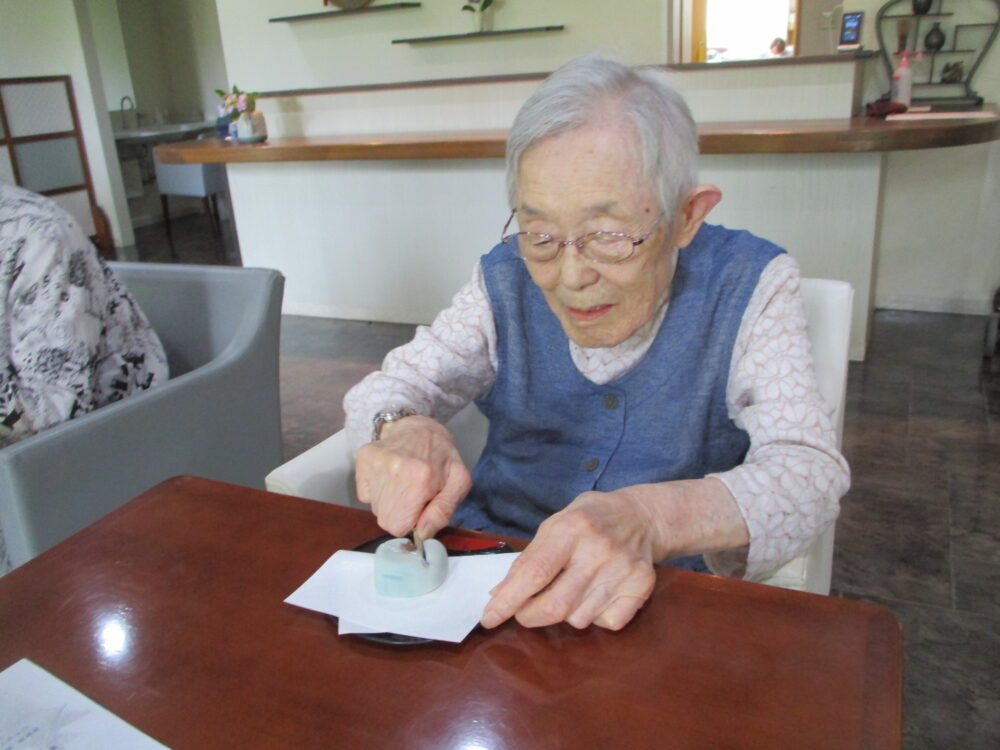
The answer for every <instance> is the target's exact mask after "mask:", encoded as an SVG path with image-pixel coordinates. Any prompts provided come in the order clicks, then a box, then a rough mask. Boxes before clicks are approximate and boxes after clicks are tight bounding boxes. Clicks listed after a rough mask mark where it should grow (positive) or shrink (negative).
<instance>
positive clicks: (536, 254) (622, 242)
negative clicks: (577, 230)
mask: <svg viewBox="0 0 1000 750" xmlns="http://www.w3.org/2000/svg"><path fill="white" fill-rule="evenodd" d="M516 213H517V209H516V208H515V209H514V210H513V211H511V212H510V218H509V219H507V223H506V224H504V225H503V229H502V230H501V232H500V241H501V242H502V243H503V244H505V245H507V246H508V247H510V248H513V249H516V250H517V251H518V253H519V254H520V255H521V257H522V258H524V259H525V260H531V261H535V262H536V263H545V262H547V261H550V260H555V258H556V256H558V255H559V253H560V252H561V251H562V248H563V245H573V246H574V247H575V248H576V249H577V251H579V253H580V255H582V256H583V257H584V258H586V259H587V260H589V261H592V262H594V263H624V262H625V261H626V260H628V259H629V258H631V257H632V256H633V255H635V249H636V248H637V247H639V245H641V244H642V243H643V242H645V241H646V240H648V239H649V238H650V237H652V236H653V233H654V232H655V231H656V228H657V227H658V226H660V222H662V221H663V217H662V216H661V217H660V218H659V219H657V220H656V223H655V224H654V225H653V228H652V229H650V230H649V231H648V232H646V234H644V235H642V237H638V238H636V237H632V236H630V235H627V234H622V233H621V232H591V233H590V234H585V235H583V236H582V237H577V238H576V239H575V240H558V239H556V238H555V237H553V236H552V235H551V234H543V233H541V232H515V233H514V234H507V233H506V232H507V228H508V227H509V226H510V223H511V222H512V221H513V220H514V214H516Z"/></svg>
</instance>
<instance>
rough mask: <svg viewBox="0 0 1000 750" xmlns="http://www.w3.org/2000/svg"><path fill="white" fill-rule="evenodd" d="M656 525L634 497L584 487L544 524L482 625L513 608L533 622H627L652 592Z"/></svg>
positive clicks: (495, 593) (611, 624) (495, 597)
mask: <svg viewBox="0 0 1000 750" xmlns="http://www.w3.org/2000/svg"><path fill="white" fill-rule="evenodd" d="M655 526H656V524H655V522H654V519H653V518H651V517H649V514H648V513H647V512H646V509H645V508H644V506H643V505H642V504H641V503H640V504H637V503H635V502H634V501H633V499H631V498H628V497H625V496H623V495H619V494H616V493H614V492H585V493H583V494H582V495H580V496H579V497H577V498H576V499H575V500H574V501H573V502H572V503H570V504H569V505H568V506H567V507H566V508H565V509H564V510H562V511H560V512H559V513H556V514H555V515H553V516H551V517H550V518H548V519H547V520H546V521H545V522H544V523H543V524H542V525H541V526H540V527H539V528H538V533H537V534H536V535H535V538H534V540H533V541H532V542H531V544H529V545H528V547H527V549H525V550H524V552H522V553H521V555H520V556H519V557H518V559H517V560H515V561H514V564H513V565H511V569H510V572H509V573H508V574H507V577H506V578H505V579H504V580H503V581H502V582H501V583H500V584H499V585H498V586H497V587H496V588H495V589H494V590H493V597H492V599H491V600H490V602H489V604H488V605H487V606H486V609H485V610H484V612H483V617H482V624H483V626H484V627H487V628H492V627H496V626H497V625H499V624H500V623H502V622H504V621H505V620H507V619H509V618H510V617H512V616H513V617H516V618H517V621H518V622H519V623H521V624H522V625H524V626H526V627H541V626H545V625H553V624H555V623H557V622H563V621H565V622H568V623H569V624H570V625H572V626H573V627H576V628H585V627H587V626H588V625H591V624H595V625H599V626H601V627H603V628H608V629H610V630H619V629H621V628H623V627H624V626H625V625H626V624H628V622H629V621H630V620H631V619H632V618H633V617H634V616H635V613H636V612H638V611H639V609H640V607H642V605H643V604H645V602H646V600H647V599H648V598H649V596H650V594H652V592H653V586H654V584H655V582H656V575H655V573H654V572H653V560H654V554H655V549H656V547H657V546H658V545H656V544H655V543H654V539H653V535H654V533H655V531H654V529H655Z"/></svg>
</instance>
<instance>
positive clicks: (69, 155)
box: [14, 138, 85, 193]
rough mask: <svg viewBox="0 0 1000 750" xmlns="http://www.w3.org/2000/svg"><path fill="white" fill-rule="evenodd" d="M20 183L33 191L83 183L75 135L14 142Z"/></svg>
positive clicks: (58, 188) (76, 185) (81, 164)
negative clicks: (73, 136)
mask: <svg viewBox="0 0 1000 750" xmlns="http://www.w3.org/2000/svg"><path fill="white" fill-rule="evenodd" d="M14 157H15V158H16V159H17V167H18V171H19V172H20V173H21V185H22V186H24V187H26V188H27V189H28V190H34V191H35V192H36V193H44V192H46V191H49V190H64V189H65V188H68V187H78V186H80V185H83V184H85V179H84V176H83V162H82V161H81V160H80V149H79V146H78V145H77V142H76V138H47V139H45V140H42V141H27V142H25V143H18V144H15V145H14Z"/></svg>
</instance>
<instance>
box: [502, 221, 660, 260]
mask: <svg viewBox="0 0 1000 750" xmlns="http://www.w3.org/2000/svg"><path fill="white" fill-rule="evenodd" d="M516 213H517V209H516V208H515V209H513V210H511V212H510V216H509V217H508V218H507V223H506V224H504V225H503V229H501V230H500V242H502V243H503V244H505V245H506V244H507V240H510V239H516V238H517V236H518V235H521V234H532V235H537V236H538V237H548V238H549V240H550V241H551V240H555V239H556V238H555V237H553V236H552V235H551V234H548V233H547V232H514V233H513V234H504V232H506V231H507V228H508V227H509V226H510V223H511V222H512V221H514V215H515V214H516ZM663 219H664V216H663V215H662V214H661V215H660V218H659V219H657V220H656V223H655V224H654V225H653V228H652V229H650V230H649V231H648V232H646V234H644V235H642V237H639V238H638V239H637V238H635V237H633V236H632V235H630V234H625V233H624V232H588V233H587V234H584V235H581V236H579V237H577V238H576V239H575V240H560V241H558V242H556V251H555V254H554V255H553V256H552V257H551V258H548V259H546V260H533V259H531V258H525V257H524V255H522V254H521V252H520V247H521V243H520V242H518V243H517V246H518V255H520V257H521V258H522V259H524V260H531V261H532V262H533V263H551V262H552V261H554V260H555V259H556V258H558V257H559V254H560V253H561V252H562V249H563V246H564V245H572V246H573V247H575V248H576V250H577V252H578V253H580V256H581V257H583V258H586V259H587V260H589V261H590V262H591V263H602V264H605V265H617V264H619V263H624V262H625V261H627V260H631V259H632V258H634V257H635V249H636V248H637V247H639V245H641V244H642V243H643V242H645V241H646V240H648V239H649V238H650V237H652V236H653V235H654V234H655V233H656V230H657V228H658V227H659V226H660V224H661V223H662V222H663ZM595 234H604V235H610V236H612V237H619V238H621V239H624V240H628V241H629V242H631V243H632V252H630V253H629V254H628V255H626V256H625V257H624V258H619V259H618V260H601V259H600V258H591V257H590V256H589V255H588V254H587V253H586V251H585V250H584V247H585V246H586V244H587V243H585V242H584V239H586V238H587V237H593V236H594V235H595Z"/></svg>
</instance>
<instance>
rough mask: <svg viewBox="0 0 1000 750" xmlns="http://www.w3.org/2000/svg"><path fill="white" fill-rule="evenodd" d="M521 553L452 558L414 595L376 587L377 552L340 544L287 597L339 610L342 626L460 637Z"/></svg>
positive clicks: (441, 638)
mask: <svg viewBox="0 0 1000 750" xmlns="http://www.w3.org/2000/svg"><path fill="white" fill-rule="evenodd" d="M518 554H519V553H517V552H507V553H503V554H499V555H470V556H468V557H449V558H448V577H447V578H445V581H444V583H443V584H441V587H440V588H438V589H437V590H435V591H432V592H430V593H429V594H424V595H423V596H415V597H413V598H399V599H396V598H392V597H385V596H378V595H377V594H376V593H375V573H374V568H375V556H374V555H373V554H371V553H369V552H351V551H348V550H341V551H339V552H337V553H336V554H334V555H333V557H331V558H330V559H329V560H327V561H326V562H325V563H323V565H322V566H320V568H319V570H317V571H316V572H315V573H313V574H312V576H310V577H309V579H308V580H307V581H306V582H305V583H303V584H302V585H301V586H300V587H299V588H298V589H296V590H295V592H294V593H292V595H291V596H289V597H288V598H287V599H285V601H286V602H288V603H289V604H294V605H296V606H298V607H304V608H306V609H313V610H316V611H317V612H325V613H326V614H330V615H336V616H337V617H338V618H339V619H340V627H339V632H340V634H341V635H346V634H348V633H396V634H398V635H409V636H414V637H416V638H432V639H434V640H436V641H451V642H452V643H460V642H461V641H462V640H463V639H464V638H465V636H467V635H468V634H469V633H470V632H471V631H472V629H473V628H474V627H476V625H477V624H478V622H479V619H480V618H481V617H482V615H483V609H485V607H486V603H487V602H488V601H489V600H490V589H492V588H493V587H494V586H496V585H497V584H498V583H500V581H502V580H503V578H504V576H505V575H507V570H508V569H509V568H510V565H511V563H512V562H514V560H515V559H516V558H517V556H518Z"/></svg>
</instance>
